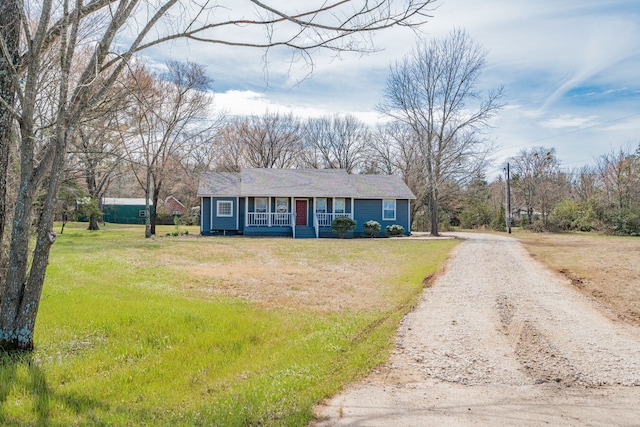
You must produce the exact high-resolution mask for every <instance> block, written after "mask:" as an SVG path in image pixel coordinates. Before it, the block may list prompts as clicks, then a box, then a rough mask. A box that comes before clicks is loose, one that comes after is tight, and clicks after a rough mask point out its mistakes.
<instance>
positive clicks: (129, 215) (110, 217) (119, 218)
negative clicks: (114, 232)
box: [102, 197, 152, 224]
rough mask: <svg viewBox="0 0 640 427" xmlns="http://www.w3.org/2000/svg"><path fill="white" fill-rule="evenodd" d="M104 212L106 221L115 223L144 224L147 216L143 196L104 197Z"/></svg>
mask: <svg viewBox="0 0 640 427" xmlns="http://www.w3.org/2000/svg"><path fill="white" fill-rule="evenodd" d="M151 206H152V204H151V203H150V206H149V207H150V208H151ZM102 212H103V214H104V221H105V222H111V223H115V224H144V221H145V217H146V214H145V202H144V199H143V198H119V197H104V198H103V199H102Z"/></svg>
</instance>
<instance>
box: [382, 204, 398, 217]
mask: <svg viewBox="0 0 640 427" xmlns="http://www.w3.org/2000/svg"><path fill="white" fill-rule="evenodd" d="M382 219H383V220H390V221H393V220H395V219H396V201H395V200H383V201H382Z"/></svg>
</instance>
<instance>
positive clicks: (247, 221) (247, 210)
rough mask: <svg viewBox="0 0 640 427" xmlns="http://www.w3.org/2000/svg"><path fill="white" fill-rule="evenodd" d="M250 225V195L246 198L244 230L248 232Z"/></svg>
mask: <svg viewBox="0 0 640 427" xmlns="http://www.w3.org/2000/svg"><path fill="white" fill-rule="evenodd" d="M248 226H249V196H246V197H245V198H244V231H245V233H246V232H247V227H248Z"/></svg>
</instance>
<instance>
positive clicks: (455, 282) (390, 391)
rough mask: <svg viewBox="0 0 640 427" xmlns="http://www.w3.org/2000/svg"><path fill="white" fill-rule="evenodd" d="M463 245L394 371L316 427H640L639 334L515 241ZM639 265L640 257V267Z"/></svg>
mask: <svg viewBox="0 0 640 427" xmlns="http://www.w3.org/2000/svg"><path fill="white" fill-rule="evenodd" d="M455 235H456V236H457V237H461V238H464V239H466V240H465V241H464V242H463V243H462V244H460V245H459V246H458V247H457V248H456V249H455V250H454V253H453V256H452V258H451V260H450V261H449V264H448V265H447V269H446V271H445V273H444V274H443V275H441V277H439V278H438V279H437V281H436V282H435V283H434V285H433V287H432V288H430V289H427V290H426V291H425V293H424V296H423V298H422V300H421V302H420V304H419V306H418V307H417V308H416V310H415V311H413V312H412V313H410V314H409V315H407V316H406V317H405V319H404V320H403V323H402V325H401V327H400V329H399V331H398V338H397V345H396V349H395V350H394V352H393V355H392V356H391V358H390V360H389V362H388V364H387V365H386V366H384V367H381V368H380V369H379V370H378V371H377V372H375V373H373V374H372V375H371V376H370V377H368V378H366V379H365V380H364V381H362V382H361V383H358V384H355V385H353V386H352V387H350V388H349V389H348V390H346V391H345V392H344V393H343V394H341V395H338V396H335V397H334V398H333V399H331V400H330V401H328V402H325V404H324V405H322V406H320V407H318V408H316V413H317V416H318V420H317V421H316V422H314V423H312V425H313V426H334V425H357V426H389V425H392V426H425V425H447V426H455V425H519V426H526V425H555V426H574V425H602V426H605V425H606V426H611V425H628V426H631V425H635V426H639V425H640V330H639V329H638V328H635V327H632V326H629V325H627V324H624V323H622V322H619V321H616V320H614V316H613V315H612V314H610V313H607V312H606V310H605V309H604V308H602V307H601V306H598V305H597V304H596V303H595V302H593V301H592V300H590V299H588V298H587V297H585V296H583V295H582V294H580V293H578V292H577V291H575V290H574V289H572V288H571V287H570V285H569V283H568V281H566V280H563V279H562V278H560V277H558V276H556V275H555V274H554V273H552V272H550V271H548V270H547V269H545V268H544V267H543V266H542V265H541V264H539V263H538V262H536V261H534V260H533V259H532V258H531V257H530V256H529V255H528V254H527V253H526V251H525V250H524V249H523V247H522V246H521V245H520V243H518V242H517V241H516V240H514V239H511V238H508V237H503V236H494V235H489V234H472V233H468V234H464V233H455ZM638 261H639V262H640V260H638Z"/></svg>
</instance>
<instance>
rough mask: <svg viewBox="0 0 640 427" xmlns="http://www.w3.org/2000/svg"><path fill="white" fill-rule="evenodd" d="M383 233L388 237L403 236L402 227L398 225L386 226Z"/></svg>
mask: <svg viewBox="0 0 640 427" xmlns="http://www.w3.org/2000/svg"><path fill="white" fill-rule="evenodd" d="M384 232H385V233H387V235H389V236H403V235H404V227H403V226H401V225H398V224H393V225H387V228H385V229H384Z"/></svg>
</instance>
